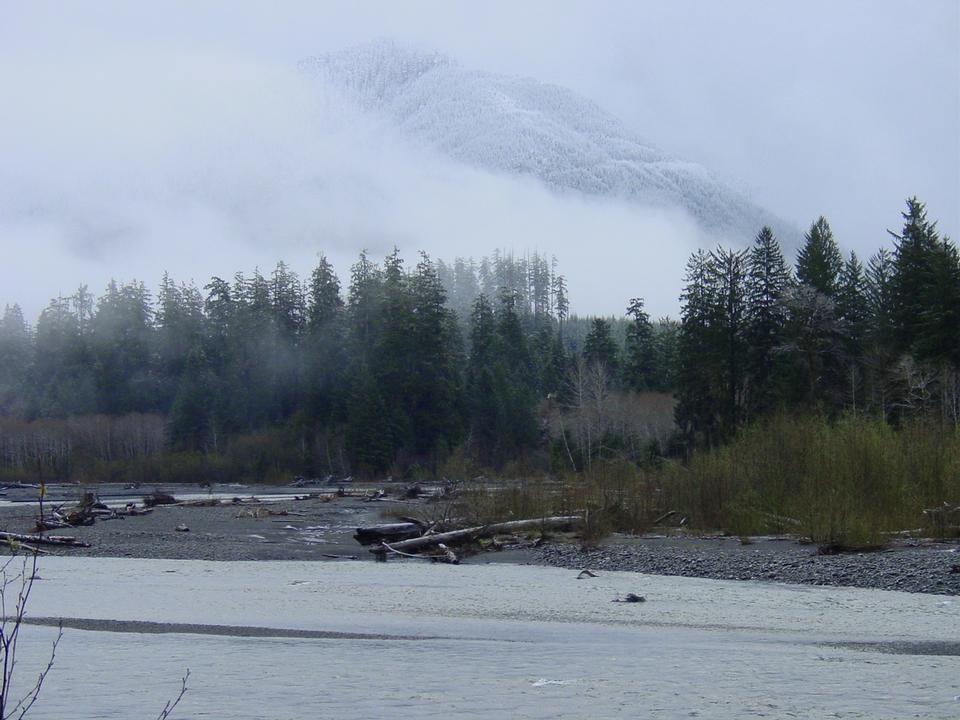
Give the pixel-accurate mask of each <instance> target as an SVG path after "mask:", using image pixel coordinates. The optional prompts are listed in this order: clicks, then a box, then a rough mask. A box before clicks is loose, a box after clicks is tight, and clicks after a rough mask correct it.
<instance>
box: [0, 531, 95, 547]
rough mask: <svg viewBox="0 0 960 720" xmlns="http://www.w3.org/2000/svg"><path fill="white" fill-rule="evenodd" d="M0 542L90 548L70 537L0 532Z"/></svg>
mask: <svg viewBox="0 0 960 720" xmlns="http://www.w3.org/2000/svg"><path fill="white" fill-rule="evenodd" d="M0 540H6V541H7V542H9V541H11V540H13V541H14V542H19V543H28V544H30V545H53V546H55V547H64V546H67V547H90V545H89V544H87V543H85V542H83V541H81V540H77V539H76V538H75V537H73V536H70V535H23V534H21V533H11V532H0Z"/></svg>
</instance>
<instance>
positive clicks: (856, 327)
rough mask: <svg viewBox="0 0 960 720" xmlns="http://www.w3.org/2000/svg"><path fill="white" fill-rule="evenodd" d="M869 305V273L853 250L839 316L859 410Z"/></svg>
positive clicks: (850, 389)
mask: <svg viewBox="0 0 960 720" xmlns="http://www.w3.org/2000/svg"><path fill="white" fill-rule="evenodd" d="M868 317H869V307H868V303H867V277H866V275H865V273H864V270H863V264H862V263H861V262H860V260H859V259H858V258H857V255H856V253H854V252H851V253H850V257H849V258H847V261H846V262H845V263H844V266H843V271H842V272H841V273H840V285H839V290H838V293H837V319H838V320H839V322H840V324H841V326H842V328H843V331H844V338H843V364H844V366H845V373H844V374H845V376H846V387H847V399H848V402H849V404H850V406H851V408H852V409H853V410H854V411H856V410H858V409H859V408H860V406H861V405H863V404H864V398H863V390H862V385H863V375H864V369H863V356H864V343H865V342H866V336H867V326H868Z"/></svg>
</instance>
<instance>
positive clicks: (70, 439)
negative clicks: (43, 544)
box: [0, 199, 960, 481]
mask: <svg viewBox="0 0 960 720" xmlns="http://www.w3.org/2000/svg"><path fill="white" fill-rule="evenodd" d="M891 235H892V244H893V250H892V251H889V250H887V249H885V248H881V249H880V250H878V252H877V253H876V254H875V255H874V256H872V257H871V258H869V259H867V261H866V262H865V263H864V262H863V261H861V259H860V258H858V257H857V256H856V255H854V254H853V253H849V254H847V255H844V253H843V252H842V250H841V248H840V245H839V244H838V242H837V240H836V239H835V238H834V236H833V233H832V231H831V229H830V225H829V223H828V221H827V220H826V219H825V218H819V219H817V220H816V221H815V222H814V223H813V224H812V225H811V227H810V230H809V232H808V233H807V234H806V236H805V241H804V243H803V246H802V247H801V249H800V251H799V254H798V256H797V258H796V263H795V264H794V266H793V267H791V264H790V263H789V262H788V260H787V259H786V258H785V257H784V255H783V252H782V250H781V248H780V246H779V243H778V241H777V238H776V237H775V236H774V235H773V233H772V232H771V230H770V229H769V228H762V229H760V231H759V232H758V234H757V236H756V238H755V239H754V241H753V243H752V245H751V246H750V247H748V248H746V249H742V250H740V249H729V248H723V247H718V248H715V249H713V250H711V251H698V252H696V253H694V254H693V255H692V256H691V257H690V259H689V261H688V263H687V268H686V276H685V285H684V287H683V288H682V294H681V301H682V311H681V316H680V318H679V320H678V321H674V320H671V319H668V318H664V319H660V320H656V321H654V320H652V319H651V318H650V317H649V315H648V314H647V312H646V310H645V308H644V302H643V299H642V298H641V297H634V298H631V299H629V300H628V301H626V302H625V307H624V312H623V314H622V315H619V316H613V317H608V318H600V317H578V316H576V315H574V314H572V313H571V311H570V308H571V300H570V298H569V297H568V294H567V289H566V282H565V280H564V277H563V276H562V275H561V274H560V273H559V272H558V269H557V263H556V261H555V260H554V259H550V258H546V257H544V256H541V255H537V254H534V255H532V256H527V257H515V256H511V255H507V254H503V253H495V254H494V255H493V256H492V257H487V258H481V259H480V260H473V259H464V258H455V259H454V260H453V261H452V262H450V263H449V264H448V263H446V262H442V261H439V260H438V261H434V260H433V259H431V258H430V257H428V256H427V255H424V254H421V255H420V256H419V257H418V258H416V262H415V263H413V264H410V263H408V262H407V261H406V260H405V259H404V258H403V257H402V256H401V255H400V253H399V251H396V250H395V251H394V252H392V253H391V254H389V255H388V256H387V257H385V258H383V259H380V260H375V259H373V258H371V257H370V256H369V255H368V254H367V253H366V252H363V253H361V254H360V256H359V257H358V259H357V261H356V263H355V264H354V265H353V266H352V267H351V268H350V272H349V276H348V277H347V278H346V282H345V283H344V282H341V280H340V278H339V277H338V275H337V273H336V272H335V270H334V268H333V267H332V266H331V264H330V263H329V262H328V261H327V259H326V258H325V257H323V256H322V255H321V256H320V257H319V258H318V260H317V264H316V266H315V268H314V269H313V270H312V272H311V273H310V275H309V277H306V278H301V277H299V276H298V275H297V274H296V273H295V272H293V271H292V270H291V269H290V268H289V267H288V266H286V265H285V264H284V263H283V262H280V263H278V264H277V266H276V267H275V268H274V269H273V270H272V271H271V272H270V273H269V274H266V275H264V274H263V273H261V271H260V270H258V269H257V270H254V271H253V272H252V273H249V274H246V273H243V272H237V273H236V274H234V275H233V276H230V277H229V278H228V279H224V278H222V277H213V278H211V279H210V280H209V281H208V282H207V283H206V284H205V285H203V286H202V287H198V286H196V285H194V284H187V283H183V282H179V281H177V280H175V279H173V278H171V277H169V276H168V275H166V274H164V275H163V277H162V279H161V282H160V285H159V288H158V289H157V291H156V293H155V294H153V293H151V291H150V290H149V289H148V288H147V287H146V286H145V285H144V284H143V283H141V282H135V281H134V282H128V283H119V282H111V283H110V284H109V285H108V286H107V287H106V288H105V290H104V291H103V293H102V294H100V295H99V296H95V295H94V294H93V293H92V292H91V291H90V290H89V288H87V286H85V285H80V286H79V287H78V289H77V290H76V292H75V293H73V294H72V295H70V296H69V297H58V298H55V299H54V300H52V301H51V302H50V304H49V305H48V307H46V308H45V309H44V310H43V311H42V312H41V313H40V316H39V318H37V321H36V324H35V325H32V326H31V325H30V324H29V323H28V322H27V320H26V318H24V316H23V313H22V312H21V311H20V309H19V307H18V306H16V305H14V306H8V307H7V308H6V309H5V311H4V313H3V316H2V318H0V473H2V474H3V475H4V476H5V477H9V478H28V477H35V476H40V477H45V478H48V479H54V478H59V479H73V480H82V481H83V480H91V481H92V480H104V479H135V480H145V481H149V480H152V479H157V478H161V479H167V480H178V479H182V480H192V479H196V478H197V477H198V476H212V477H213V478H214V479H248V480H279V479H284V478H286V479H289V478H290V477H292V476H294V475H307V476H323V475H327V474H334V475H346V474H358V475H370V476H383V475H386V474H394V475H397V476H408V477H409V476H413V477H434V476H438V475H444V474H457V473H460V474H463V473H474V472H481V471H483V470H484V469H491V470H494V471H497V470H499V471H501V472H504V473H516V474H523V473H526V472H554V473H555V472H567V471H574V472H582V471H586V470H589V469H590V468H591V467H593V465H594V463H595V462H596V461H598V460H609V459H611V458H619V459H623V460H626V461H628V462H631V463H635V464H643V463H646V462H649V461H650V460H651V459H652V458H662V457H670V456H675V457H679V458H689V455H690V453H691V452H693V451H694V449H695V448H701V449H705V448H710V447H717V446H720V445H723V444H724V443H727V442H729V441H730V440H732V439H733V438H735V437H736V436H737V434H738V433H739V432H740V431H741V429H742V428H744V427H747V426H755V425H757V424H762V423H763V422H764V419H765V418H767V417H769V416H771V415H773V414H776V413H782V412H790V413H798V414H802V415H810V416H814V415H815V416H818V417H825V418H827V419H828V420H831V421H832V420H837V419H839V418H842V417H849V416H858V417H869V418H876V419H880V420H882V421H884V422H886V423H889V424H891V425H892V426H893V427H897V426H899V425H900V424H902V423H904V422H907V421H910V420H912V419H916V418H922V419H924V420H926V421H931V422H936V423H938V424H940V425H941V426H947V427H951V428H952V427H955V426H956V425H957V424H958V422H960V387H958V377H960V376H958V372H960V260H958V253H957V249H956V247H955V246H954V244H953V243H952V242H951V241H950V240H949V239H947V238H942V237H940V235H939V233H938V232H937V230H936V224H935V223H934V222H932V221H930V220H928V219H927V215H926V210H925V208H924V206H923V204H922V203H921V202H919V201H918V200H916V199H911V200H909V201H908V202H907V207H906V210H905V212H903V224H902V227H900V228H898V229H897V231H896V232H893V233H891ZM640 290H642V288H641V289H640Z"/></svg>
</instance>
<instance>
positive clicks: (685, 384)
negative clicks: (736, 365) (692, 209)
mask: <svg viewBox="0 0 960 720" xmlns="http://www.w3.org/2000/svg"><path fill="white" fill-rule="evenodd" d="M709 265H710V258H709V257H708V256H707V253H706V252H704V251H703V250H698V251H697V252H695V253H694V254H693V255H691V256H690V259H689V260H688V261H687V267H686V273H685V275H684V289H683V293H682V294H681V295H680V301H681V303H682V308H681V311H680V318H681V320H680V336H679V339H678V349H679V362H678V365H677V406H676V421H677V425H678V426H679V427H680V430H681V432H682V433H683V434H684V435H685V437H686V438H687V440H688V442H697V441H704V442H706V443H707V444H708V445H711V444H713V443H714V442H716V440H717V439H718V436H719V407H718V401H717V397H718V396H717V392H716V388H715V381H714V378H715V376H716V371H715V368H716V365H717V342H716V338H715V328H714V325H713V321H712V316H713V305H714V298H713V297H712V288H711V287H710V284H709V281H708V275H709Z"/></svg>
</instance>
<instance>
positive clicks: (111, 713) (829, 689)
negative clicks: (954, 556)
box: [16, 557, 960, 720]
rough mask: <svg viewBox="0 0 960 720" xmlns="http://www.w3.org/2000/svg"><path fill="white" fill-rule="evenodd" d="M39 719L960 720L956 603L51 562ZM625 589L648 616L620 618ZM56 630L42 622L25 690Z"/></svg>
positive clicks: (24, 653)
mask: <svg viewBox="0 0 960 720" xmlns="http://www.w3.org/2000/svg"><path fill="white" fill-rule="evenodd" d="M39 574H40V577H41V578H42V579H41V580H39V581H37V582H36V583H35V585H34V590H33V593H34V594H33V595H32V597H31V599H30V606H29V616H30V617H31V618H33V619H34V620H35V621H37V622H41V623H42V622H47V621H46V620H44V618H59V617H63V618H65V619H66V627H65V629H64V637H63V640H62V642H61V644H60V647H59V649H58V652H57V657H56V662H55V664H54V668H53V671H52V672H51V674H50V676H49V678H48V680H47V683H46V685H45V686H44V688H43V692H42V694H41V697H40V700H39V701H38V702H37V704H36V705H35V706H34V708H33V710H32V711H31V714H30V717H31V718H34V719H35V720H44V719H53V718H57V719H58V720H62V719H63V718H67V717H69V718H122V719H123V720H131V719H132V718H154V717H156V716H157V713H159V711H160V709H161V708H162V707H163V704H164V702H165V700H166V699H167V698H169V697H172V696H174V695H175V694H176V692H177V690H178V688H179V682H180V677H181V676H182V675H183V673H184V671H185V670H186V669H187V668H189V669H190V673H191V674H190V679H189V683H188V685H189V690H188V692H187V694H186V696H185V697H184V699H183V702H182V703H181V705H180V707H179V708H178V709H177V712H176V713H175V715H174V716H173V717H176V718H184V719H185V718H224V719H226V718H234V719H236V720H254V719H258V720H260V719H263V720H267V719H269V720H282V719H291V720H292V719H294V718H296V719H300V718H311V719H313V718H378V717H393V716H400V715H409V716H415V717H417V718H454V717H456V718H561V717H563V718H636V717H648V718H691V717H701V718H742V717H770V718H782V717H798V718H822V717H831V718H914V717H916V718H951V719H953V720H955V719H956V718H957V717H960V698H958V696H960V649H958V648H960V601H956V600H954V599H952V598H949V597H945V596H938V595H921V594H907V593H898V592H890V591H879V590H862V589H853V588H813V587H803V586H788V585H775V584H761V583H752V582H727V581H717V580H701V579H695V578H676V577H661V576H652V575H638V574H633V573H613V572H611V573H603V574H601V575H600V576H599V577H597V578H591V579H585V580H577V579H576V575H577V574H576V572H571V571H569V570H562V569H557V568H544V567H533V566H522V565H508V564H497V565H469V566H450V565H431V564H427V563H412V562H411V563H406V562H403V563H388V564H378V563H372V562H342V563H336V562H331V563H321V562H273V561H271V562H203V561H184V560H140V559H107V558H62V557H48V558H43V559H42V560H41V565H40V572H39ZM628 592H633V593H637V594H641V595H643V596H644V597H645V598H646V602H643V603H617V602H612V600H614V599H615V598H617V597H622V596H625V595H626V594H627V593H628ZM55 635H56V630H55V629H54V628H52V627H49V626H44V625H33V624H31V625H27V626H25V627H24V635H23V638H22V640H21V645H20V648H19V655H18V666H17V676H16V679H17V682H16V684H17V685H18V686H19V687H20V688H21V689H22V688H23V686H24V684H26V683H27V682H29V681H30V680H32V679H33V676H34V675H35V673H36V671H37V670H38V669H39V667H40V666H41V664H42V663H45V662H46V658H47V653H48V651H49V645H50V643H51V642H52V640H53V638H54V637H55Z"/></svg>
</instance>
